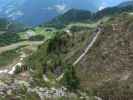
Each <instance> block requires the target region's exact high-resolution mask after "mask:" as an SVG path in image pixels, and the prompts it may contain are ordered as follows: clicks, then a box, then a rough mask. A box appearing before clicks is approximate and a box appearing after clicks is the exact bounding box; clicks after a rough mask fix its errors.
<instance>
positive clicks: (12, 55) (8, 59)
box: [0, 49, 20, 67]
mask: <svg viewBox="0 0 133 100" xmlns="http://www.w3.org/2000/svg"><path fill="white" fill-rule="evenodd" d="M17 50H18V49H14V50H10V51H6V52H3V53H2V54H0V67H2V66H6V65H8V64H10V63H12V62H13V61H14V59H16V58H17V57H18V56H19V55H20V54H19V52H17Z"/></svg>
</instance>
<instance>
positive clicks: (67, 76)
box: [63, 65, 80, 91]
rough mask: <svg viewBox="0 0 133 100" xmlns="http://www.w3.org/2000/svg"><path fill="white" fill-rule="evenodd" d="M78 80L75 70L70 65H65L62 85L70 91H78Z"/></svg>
mask: <svg viewBox="0 0 133 100" xmlns="http://www.w3.org/2000/svg"><path fill="white" fill-rule="evenodd" d="M79 83H80V82H79V79H78V78H77V76H76V72H75V69H74V67H73V66H72V65H66V66H65V70H64V79H63V84H64V85H65V87H67V89H69V90H70V91H73V90H77V89H79Z"/></svg>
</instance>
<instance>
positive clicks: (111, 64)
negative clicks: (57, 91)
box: [76, 14, 133, 96]
mask: <svg viewBox="0 0 133 100" xmlns="http://www.w3.org/2000/svg"><path fill="white" fill-rule="evenodd" d="M132 22H133V18H132V16H130V15H128V14H121V15H118V16H117V17H114V18H113V19H110V20H109V21H107V22H106V23H104V26H103V32H102V33H101V34H100V36H99V38H98V39H97V42H96V43H95V45H93V47H92V48H91V50H90V51H89V52H88V54H87V55H86V56H85V57H84V59H82V61H81V62H80V63H79V64H78V65H77V67H76V70H77V75H78V76H79V77H80V79H81V86H82V87H84V88H85V89H86V88H87V87H88V89H89V88H90V89H92V91H93V92H96V93H97V95H103V96H105V95H106V96H108V95H115V96H117V95H127V94H132V93H133V91H132V71H133V69H132V65H133V63H132V55H133V52H132V49H133V45H132V43H133V41H132V40H133V39H132V27H133V26H132ZM86 76H88V77H86Z"/></svg>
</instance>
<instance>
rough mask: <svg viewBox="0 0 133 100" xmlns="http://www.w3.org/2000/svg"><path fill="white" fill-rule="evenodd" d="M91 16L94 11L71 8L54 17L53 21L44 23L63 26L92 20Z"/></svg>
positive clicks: (51, 25) (50, 25) (49, 25)
mask: <svg viewBox="0 0 133 100" xmlns="http://www.w3.org/2000/svg"><path fill="white" fill-rule="evenodd" d="M91 18H92V13H91V12H90V11H86V10H79V9H71V10H69V11H67V12H66V13H64V14H63V15H60V16H58V17H56V18H54V19H53V20H52V21H50V22H48V23H46V24H44V26H48V27H56V28H63V27H65V25H67V24H70V23H75V22H82V21H86V20H91Z"/></svg>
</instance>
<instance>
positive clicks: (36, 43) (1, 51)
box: [0, 41, 44, 54]
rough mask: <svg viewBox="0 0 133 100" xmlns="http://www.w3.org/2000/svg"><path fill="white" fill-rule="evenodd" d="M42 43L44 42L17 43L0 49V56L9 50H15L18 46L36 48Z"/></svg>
mask: <svg viewBox="0 0 133 100" xmlns="http://www.w3.org/2000/svg"><path fill="white" fill-rule="evenodd" d="M43 42H44V41H23V42H18V43H15V44H11V45H8V46H4V47H0V54H1V53H3V52H6V51H9V50H13V49H16V48H18V47H20V46H25V45H31V46H32V45H34V46H37V45H40V44H42V43H43Z"/></svg>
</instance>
